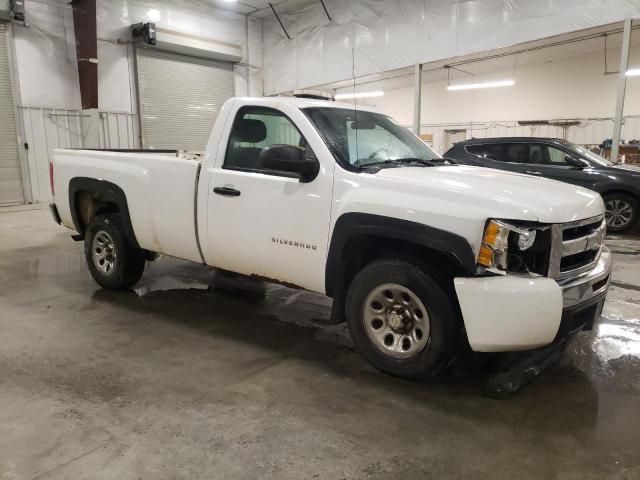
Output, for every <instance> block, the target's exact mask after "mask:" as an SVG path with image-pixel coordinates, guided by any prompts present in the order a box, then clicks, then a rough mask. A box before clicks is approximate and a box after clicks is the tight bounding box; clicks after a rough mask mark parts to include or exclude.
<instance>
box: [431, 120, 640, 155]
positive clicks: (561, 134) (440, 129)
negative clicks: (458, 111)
mask: <svg viewBox="0 0 640 480" xmlns="http://www.w3.org/2000/svg"><path fill="white" fill-rule="evenodd" d="M576 120H577V121H579V122H580V125H576V126H572V127H566V128H563V127H559V126H553V125H538V126H520V125H518V122H517V121H492V122H470V123H447V124H423V125H422V127H421V130H420V133H422V134H431V135H433V148H434V149H435V150H436V151H437V152H440V153H444V151H443V149H444V143H445V131H446V130H458V129H465V130H466V131H467V139H470V138H488V137H553V138H565V139H566V140H569V141H570V142H574V143H577V144H580V145H599V144H600V143H602V141H603V140H604V139H607V138H611V133H612V131H613V119H608V118H603V119H576ZM622 138H623V139H624V140H627V141H628V140H633V139H640V116H635V115H634V116H628V117H625V123H624V125H623V128H622Z"/></svg>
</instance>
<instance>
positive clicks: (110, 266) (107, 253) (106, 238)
mask: <svg viewBox="0 0 640 480" xmlns="http://www.w3.org/2000/svg"><path fill="white" fill-rule="evenodd" d="M91 258H92V259H93V264H94V265H95V267H96V268H97V269H98V271H100V272H101V273H103V274H104V275H111V274H112V273H113V272H114V270H115V266H116V260H117V255H116V248H115V244H114V242H113V238H111V235H109V234H108V233H107V232H105V231H104V230H100V231H99V232H98V233H96V235H95V236H94V237H93V240H92V241H91Z"/></svg>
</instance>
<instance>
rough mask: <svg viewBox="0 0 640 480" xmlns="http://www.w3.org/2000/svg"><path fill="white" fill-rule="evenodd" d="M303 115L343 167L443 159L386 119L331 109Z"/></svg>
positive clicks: (403, 129) (373, 115) (326, 108)
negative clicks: (401, 160)
mask: <svg viewBox="0 0 640 480" xmlns="http://www.w3.org/2000/svg"><path fill="white" fill-rule="evenodd" d="M304 112H305V114H306V115H307V116H308V117H309V119H310V120H311V122H312V123H313V124H314V125H315V127H316V128H317V129H318V131H319V132H320V135H321V136H322V138H323V140H324V141H325V143H326V144H327V146H328V147H329V149H330V150H331V153H332V154H333V156H334V157H335V158H336V159H337V160H338V162H340V164H341V165H343V166H347V167H349V166H350V167H364V166H366V165H371V164H375V163H380V162H385V161H393V160H399V159H421V160H434V159H439V158H440V156H439V155H438V154H437V153H436V152H434V151H433V150H431V148H429V147H428V146H427V145H426V144H425V143H424V142H423V141H422V140H420V139H419V138H418V137H416V136H415V135H414V134H412V133H411V132H410V131H409V130H407V129H406V128H405V127H403V126H402V125H399V124H398V123H396V122H395V121H394V120H392V119H391V118H390V117H387V116H386V115H381V114H379V113H373V112H367V111H356V110H351V109H346V108H331V107H314V108H307V109H305V110H304Z"/></svg>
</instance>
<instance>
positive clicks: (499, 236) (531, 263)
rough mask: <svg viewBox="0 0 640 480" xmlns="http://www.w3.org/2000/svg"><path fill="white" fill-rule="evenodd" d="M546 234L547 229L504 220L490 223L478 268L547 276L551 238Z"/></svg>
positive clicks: (483, 237) (484, 237) (479, 255)
mask: <svg viewBox="0 0 640 480" xmlns="http://www.w3.org/2000/svg"><path fill="white" fill-rule="evenodd" d="M546 233H548V229H547V228H546V227H526V226H521V225H514V224H512V223H508V222H505V221H502V220H489V221H488V222H487V226H486V227H485V229H484V235H483V236H482V245H481V246H480V252H479V254H478V265H479V266H480V267H485V268H488V269H491V270H497V271H501V272H507V271H510V272H517V273H527V272H534V273H538V274H541V275H545V274H546V269H547V267H548V254H549V247H550V242H549V240H550V235H545V234H546ZM543 237H547V238H543ZM536 239H537V240H538V241H537V242H536Z"/></svg>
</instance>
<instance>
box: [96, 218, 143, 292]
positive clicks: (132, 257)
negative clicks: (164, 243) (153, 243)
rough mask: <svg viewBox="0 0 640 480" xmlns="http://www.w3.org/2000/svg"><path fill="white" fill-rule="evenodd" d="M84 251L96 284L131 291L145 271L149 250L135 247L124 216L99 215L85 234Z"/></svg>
mask: <svg viewBox="0 0 640 480" xmlns="http://www.w3.org/2000/svg"><path fill="white" fill-rule="evenodd" d="M84 253H85V258H86V261H87V265H88V267H89V272H90V273H91V276H92V277H93V279H94V280H95V281H96V283H97V284H98V285H100V286H102V287H104V288H109V289H111V290H128V289H129V288H130V287H132V286H133V285H134V284H135V283H136V282H137V281H138V280H140V277H142V273H143V272H144V266H145V253H144V252H143V251H142V250H141V249H139V248H135V247H133V246H131V245H130V244H129V242H128V241H127V238H126V236H125V234H124V230H123V228H122V221H121V219H120V215H117V214H109V215H98V216H96V217H95V218H94V219H93V221H92V222H91V224H90V225H89V228H87V231H86V232H85V236H84Z"/></svg>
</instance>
